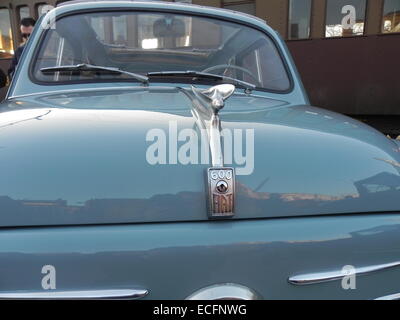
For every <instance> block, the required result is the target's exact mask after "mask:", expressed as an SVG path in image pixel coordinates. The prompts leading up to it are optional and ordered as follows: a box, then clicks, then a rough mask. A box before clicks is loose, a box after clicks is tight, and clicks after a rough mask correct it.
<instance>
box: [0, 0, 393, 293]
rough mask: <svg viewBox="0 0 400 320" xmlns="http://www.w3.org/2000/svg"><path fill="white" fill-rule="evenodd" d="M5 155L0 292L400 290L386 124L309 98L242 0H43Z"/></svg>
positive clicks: (10, 106)
mask: <svg viewBox="0 0 400 320" xmlns="http://www.w3.org/2000/svg"><path fill="white" fill-rule="evenodd" d="M321 63H323V62H321ZM327 76H329V75H327ZM355 81H356V80H355ZM0 168H1V169H0V170H1V175H0V262H1V263H0V275H1V288H0V298H6V299H53V298H54V299H71V298H72V299H85V298H91V299H100V298H107V299H109V298H126V299H139V298H143V299H397V298H399V297H400V143H399V141H395V140H391V139H389V138H387V137H385V136H384V135H383V134H381V133H379V132H377V131H376V130H374V129H372V128H370V127H368V126H366V125H364V124H362V123H360V122H357V121H355V120H353V119H350V118H348V117H346V116H343V115H340V114H336V113H333V112H329V111H326V110H323V109H319V108H316V107H311V106H310V105H309V100H308V98H307V95H306V93H305V91H304V88H303V86H302V83H301V80H300V77H299V75H298V73H297V71H296V67H295V65H294V63H293V61H292V59H291V57H290V54H289V52H288V50H287V48H286V46H285V43H284V41H283V40H282V39H281V38H280V37H279V35H278V34H277V33H276V32H275V31H274V30H272V29H271V28H270V27H268V25H267V24H266V23H265V22H264V21H262V20H260V19H258V18H255V17H253V16H249V15H245V14H241V13H238V12H234V11H229V10H224V9H215V8H208V7H201V6H195V5H185V4H172V3H156V2H154V3H152V2H131V1H96V2H79V1H77V2H74V1H73V2H70V3H67V4H65V5H61V6H59V7H57V8H56V9H54V10H52V11H50V12H49V13H47V15H45V16H44V17H42V19H41V20H40V21H39V22H38V24H37V27H36V28H35V31H34V33H33V34H32V36H31V38H30V40H29V42H28V44H27V46H26V48H25V50H24V53H23V56H22V60H21V62H20V64H19V65H18V68H17V71H16V74H15V77H14V79H13V82H12V84H11V87H10V89H9V91H8V94H7V97H6V99H5V101H3V103H2V104H1V105H0Z"/></svg>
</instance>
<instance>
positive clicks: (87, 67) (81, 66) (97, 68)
mask: <svg viewBox="0 0 400 320" xmlns="http://www.w3.org/2000/svg"><path fill="white" fill-rule="evenodd" d="M40 71H41V72H42V73H56V72H65V71H67V72H68V71H71V72H73V71H78V72H86V71H93V72H111V73H117V74H125V75H128V76H130V77H132V78H134V79H136V80H138V81H140V82H143V83H148V82H149V78H148V77H146V76H143V75H141V74H138V73H133V72H128V71H124V70H121V69H118V68H113V67H102V66H95V65H91V64H86V63H82V64H76V65H69V66H58V67H49V68H42V69H40Z"/></svg>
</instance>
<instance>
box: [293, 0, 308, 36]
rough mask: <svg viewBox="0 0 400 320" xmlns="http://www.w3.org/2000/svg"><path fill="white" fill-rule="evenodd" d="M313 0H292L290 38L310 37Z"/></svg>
mask: <svg viewBox="0 0 400 320" xmlns="http://www.w3.org/2000/svg"><path fill="white" fill-rule="evenodd" d="M311 4H312V0H290V4H289V35H288V36H289V39H307V38H309V37H310V20H311Z"/></svg>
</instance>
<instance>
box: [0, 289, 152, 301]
mask: <svg viewBox="0 0 400 320" xmlns="http://www.w3.org/2000/svg"><path fill="white" fill-rule="evenodd" d="M147 294H148V291H147V290H144V289H142V290H141V289H114V290H82V291H81V290H77V291H55V290H48V291H14V292H0V299H7V300H21V299H22V300H53V299H54V300H86V299H89V300H99V299H140V298H143V297H145V296H146V295H147Z"/></svg>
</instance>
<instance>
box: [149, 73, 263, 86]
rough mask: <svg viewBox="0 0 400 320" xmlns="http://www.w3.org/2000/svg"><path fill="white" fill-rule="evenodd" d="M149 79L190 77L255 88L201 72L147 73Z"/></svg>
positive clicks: (228, 78)
mask: <svg viewBox="0 0 400 320" xmlns="http://www.w3.org/2000/svg"><path fill="white" fill-rule="evenodd" d="M147 76H148V77H149V78H152V77H154V78H159V77H191V78H201V79H210V80H217V81H218V80H219V81H226V82H228V83H230V84H236V85H239V86H242V87H245V88H246V89H247V90H254V89H255V88H256V86H255V85H254V84H251V83H249V82H246V81H242V80H238V79H235V78H231V77H227V76H221V75H217V74H212V73H207V72H201V71H191V70H188V71H161V72H149V73H148V74H147Z"/></svg>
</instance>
